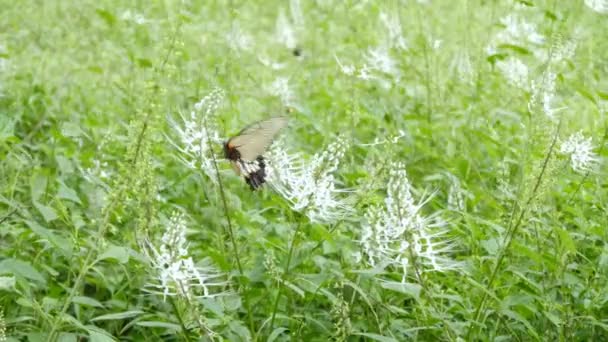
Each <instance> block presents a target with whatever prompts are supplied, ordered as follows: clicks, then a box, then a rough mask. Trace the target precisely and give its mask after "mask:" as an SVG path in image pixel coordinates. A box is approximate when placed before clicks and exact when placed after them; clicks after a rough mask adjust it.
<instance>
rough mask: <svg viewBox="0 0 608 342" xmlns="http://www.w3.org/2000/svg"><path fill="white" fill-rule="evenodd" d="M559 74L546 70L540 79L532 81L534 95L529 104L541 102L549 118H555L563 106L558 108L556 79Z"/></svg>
mask: <svg viewBox="0 0 608 342" xmlns="http://www.w3.org/2000/svg"><path fill="white" fill-rule="evenodd" d="M556 78H557V75H556V74H555V73H554V72H552V71H551V70H547V71H546V72H544V73H543V74H542V75H541V77H540V78H539V79H538V80H535V81H532V82H531V86H530V88H531V90H532V97H531V98H530V103H529V106H530V107H531V106H533V105H536V104H539V105H541V106H542V109H543V112H544V113H545V115H547V117H548V118H549V119H552V120H553V119H555V114H556V113H557V111H559V110H561V109H563V108H556V107H555V106H554V103H555V101H556V95H555V80H556Z"/></svg>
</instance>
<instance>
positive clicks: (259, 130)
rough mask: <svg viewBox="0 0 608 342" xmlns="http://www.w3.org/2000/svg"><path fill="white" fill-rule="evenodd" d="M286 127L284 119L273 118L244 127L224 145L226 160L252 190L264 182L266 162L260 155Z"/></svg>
mask: <svg viewBox="0 0 608 342" xmlns="http://www.w3.org/2000/svg"><path fill="white" fill-rule="evenodd" d="M286 125H287V118H286V117H274V118H271V119H268V120H264V121H259V122H256V123H253V124H251V125H249V126H247V127H245V128H244V129H243V130H241V132H240V133H239V134H237V135H236V136H234V137H232V138H230V139H229V140H228V141H227V142H226V143H225V144H224V153H225V154H226V158H228V159H230V160H231V162H232V164H233V166H234V168H235V170H236V171H237V173H239V174H242V175H243V176H244V177H245V181H246V182H247V184H249V186H251V189H252V190H255V189H258V188H260V187H261V186H262V184H264V182H265V180H266V162H265V161H264V157H262V154H263V153H264V152H265V151H266V148H268V146H269V145H270V143H272V140H273V138H274V137H275V136H276V135H277V133H279V131H280V130H281V129H282V128H284V127H285V126H286Z"/></svg>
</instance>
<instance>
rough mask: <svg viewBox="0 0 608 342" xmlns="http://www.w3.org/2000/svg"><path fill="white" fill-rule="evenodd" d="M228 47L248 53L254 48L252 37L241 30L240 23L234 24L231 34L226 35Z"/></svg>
mask: <svg viewBox="0 0 608 342" xmlns="http://www.w3.org/2000/svg"><path fill="white" fill-rule="evenodd" d="M226 40H227V41H228V46H230V48H231V49H232V50H235V51H239V50H241V51H247V50H249V49H251V47H252V46H253V39H252V38H251V36H250V35H248V34H247V33H245V32H243V30H241V26H240V25H239V23H238V21H235V22H233V23H232V27H231V29H230V32H228V33H227V34H226Z"/></svg>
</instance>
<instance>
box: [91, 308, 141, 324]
mask: <svg viewBox="0 0 608 342" xmlns="http://www.w3.org/2000/svg"><path fill="white" fill-rule="evenodd" d="M143 313H144V312H143V311H141V310H132V311H125V312H117V313H111V314H107V315H101V316H97V317H95V318H93V319H91V321H93V322H97V321H117V320H123V319H127V318H132V317H137V316H139V315H141V314H143Z"/></svg>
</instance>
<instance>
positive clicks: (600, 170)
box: [0, 0, 608, 341]
mask: <svg viewBox="0 0 608 342" xmlns="http://www.w3.org/2000/svg"><path fill="white" fill-rule="evenodd" d="M144 4H145V5H144ZM589 6H590V5H589ZM0 8H2V10H1V11H0V28H2V29H1V30H0V160H1V163H0V341H2V340H3V338H6V340H7V341H18V340H20V341H24V340H27V341H47V340H50V341H77V340H81V339H89V340H91V341H115V340H123V339H129V340H138V341H139V340H150V341H156V340H186V341H194V340H199V339H201V337H202V339H203V340H227V341H249V340H256V341H265V340H267V341H287V340H302V341H327V340H336V341H364V340H365V341H401V340H409V339H412V340H414V339H415V340H421V341H427V340H454V341H456V340H466V341H490V340H526V341H527V340H560V341H601V340H607V339H608V320H607V319H606V317H608V291H606V288H607V286H608V244H607V243H606V241H607V240H608V230H606V227H607V226H608V220H607V218H608V215H606V210H607V209H606V208H607V206H608V204H607V203H606V200H607V199H608V192H607V187H606V184H605V181H604V180H605V179H606V170H605V167H604V166H603V165H602V163H601V159H602V158H604V156H605V155H606V154H608V152H607V151H606V148H605V146H606V143H607V142H606V136H607V134H608V122H607V121H606V109H607V108H608V107H607V104H606V103H607V102H606V101H608V95H607V94H608V84H607V83H606V80H608V68H607V66H606V63H605V61H606V60H608V40H607V39H606V34H605V29H606V28H605V26H606V25H605V24H606V13H601V12H599V11H594V10H593V9H592V8H591V7H587V6H585V4H584V3H583V1H571V2H569V1H556V0H553V1H549V0H547V1H510V0H503V1H481V0H472V1H388V2H384V1H377V2H373V1H367V2H360V1H342V2H334V1H321V0H319V1H298V0H292V1H290V2H281V1H276V2H275V3H269V2H255V1H215V2H214V1H211V2H208V1H203V2H196V1H193V2H190V1H165V2H146V3H138V4H136V3H132V4H130V5H127V4H126V3H122V2H117V1H112V0H101V1H88V0H85V1H42V2H41V1H37V2H34V1H18V2H17V1H15V2H10V1H2V2H0ZM509 16H510V17H509ZM391 18H392V19H391ZM508 18H510V19H508ZM395 20H396V21H395ZM516 23H519V24H518V25H519V26H518V27H519V30H520V31H522V30H523V31H525V34H523V35H521V36H517V34H515V33H514V31H508V29H509V28H511V29H513V27H515V26H513V25H516ZM387 25H388V27H387ZM522 25H523V26H522ZM526 25H528V26H526ZM530 25H532V27H533V28H531V26H530ZM522 27H523V28H522ZM391 30H392V31H391ZM509 32H510V33H509ZM535 34H537V35H540V36H542V37H544V39H535V37H536V36H535ZM281 37H282V38H281ZM277 39H278V40H277ZM290 39H293V42H292V41H290ZM281 40H282V41H281ZM573 46H574V47H573ZM569 49H573V51H572V53H571V54H569ZM386 56H390V58H391V59H390V60H388V59H386ZM383 58H384V59H383ZM374 63H376V64H374ZM516 63H521V64H522V65H524V66H525V67H526V70H527V74H526V79H525V80H524V81H522V82H523V83H524V84H523V85H522V83H521V82H520V81H521V78H519V79H515V78H510V77H511V76H510V75H509V74H508V72H507V71H506V70H507V69H508V68H509V67H513V66H516ZM349 68H350V69H349ZM281 82H287V84H288V87H289V88H288V91H287V90H285V89H283V88H281V87H280V85H281V84H285V83H281ZM518 82H520V83H518ZM216 88H219V89H222V90H223V91H224V93H225V100H224V102H223V105H222V106H220V107H219V109H218V110H217V111H216V112H215V113H214V115H216V116H217V122H213V123H214V124H216V125H217V126H218V128H219V131H220V134H221V135H222V137H228V136H230V135H233V134H235V133H236V132H238V130H239V129H240V128H241V127H243V125H245V124H247V123H250V122H253V121H255V120H258V119H262V118H266V117H269V116H274V115H289V116H290V118H291V120H290V126H289V128H288V129H287V132H286V134H285V137H284V138H283V139H282V140H281V144H285V145H286V146H287V147H288V150H289V151H298V152H299V153H301V154H302V156H303V158H304V159H306V161H307V162H311V161H312V160H313V159H314V158H313V157H311V156H313V155H314V154H315V153H319V152H320V151H322V150H323V148H324V147H325V146H327V145H328V144H330V143H331V142H333V141H335V140H336V137H337V136H338V135H340V136H342V137H345V139H346V141H347V145H348V149H347V151H346V153H345V156H344V158H342V160H341V161H340V164H339V168H338V170H337V171H336V172H335V174H334V175H335V185H336V188H340V189H348V190H349V191H348V192H346V193H345V196H346V197H347V204H348V205H349V206H350V207H352V208H353V210H352V211H351V212H348V215H346V216H345V217H344V218H342V219H340V220H338V221H337V222H329V223H325V222H324V223H318V222H314V221H311V220H310V219H309V218H308V217H306V216H305V213H306V211H305V210H295V209H294V208H293V206H291V205H290V203H289V202H288V201H287V200H285V199H284V198H282V197H281V196H280V195H279V194H278V193H277V192H274V191H273V190H272V188H271V187H270V186H266V187H265V189H264V190H262V191H258V192H251V191H250V190H249V188H248V186H247V185H246V184H245V183H244V182H243V181H242V179H239V177H237V176H235V175H233V173H232V172H231V171H230V165H229V163H228V162H227V161H225V160H224V159H223V158H222V156H223V155H222V150H221V146H220V145H219V144H217V142H216V141H211V139H209V141H207V143H209V145H210V149H211V152H212V153H213V156H212V158H211V155H210V158H211V160H213V165H214V167H215V166H216V167H217V169H215V168H214V169H211V170H201V169H200V168H189V167H188V166H187V165H185V163H184V162H183V159H184V158H185V157H184V156H183V155H182V153H181V152H180V144H181V143H182V142H181V141H180V139H179V137H178V136H177V135H178V133H177V132H176V130H175V129H174V127H172V122H178V121H179V118H180V116H184V117H187V115H188V113H190V112H191V111H193V110H195V109H194V108H195V104H196V103H197V102H198V101H199V100H200V99H201V98H203V97H204V96H205V95H207V94H209V93H210V92H211V91H212V90H213V89H216ZM286 107H289V108H290V109H291V111H290V112H288V113H287V114H285V113H286ZM207 124H209V123H207V122H205V125H207ZM579 131H580V132H582V133H583V134H584V136H585V137H591V138H592V143H593V147H594V150H593V153H594V154H596V155H597V156H598V161H599V162H596V163H595V164H594V165H593V167H590V169H589V170H586V172H575V171H573V170H572V168H571V167H570V159H568V158H570V157H569V156H568V155H567V154H565V153H563V152H562V151H560V146H561V145H562V143H563V142H564V141H565V140H566V139H568V137H569V136H570V135H572V134H574V133H576V132H579ZM330 152H331V151H330ZM186 159H187V158H186ZM395 162H403V163H404V164H405V168H406V169H407V177H408V179H409V183H410V184H411V186H412V189H411V192H412V196H413V198H415V199H417V200H419V202H418V203H421V202H420V201H424V200H425V199H427V202H426V203H424V205H422V204H421V208H420V211H419V213H420V215H421V216H424V217H429V218H433V220H434V221H433V222H441V223H442V228H443V230H442V231H443V233H444V235H443V236H442V239H443V240H442V241H443V243H445V246H446V250H445V254H446V257H448V258H449V260H452V261H453V265H454V266H457V267H454V268H452V269H446V270H443V271H433V270H432V269H430V268H431V267H429V265H427V264H423V263H422V260H421V259H420V258H418V257H417V256H416V253H420V251H415V248H414V247H413V246H409V249H407V251H408V253H407V254H406V255H407V257H406V258H407V261H408V264H407V272H406V271H404V270H402V268H401V267H399V266H396V263H391V262H389V261H386V262H384V263H382V262H379V263H377V264H374V265H372V264H370V263H369V261H368V258H367V257H366V252H367V251H365V250H364V248H362V244H361V241H362V239H363V237H362V235H363V227H364V225H365V222H366V220H368V219H369V217H368V216H366V215H365V213H366V212H368V210H369V209H370V208H373V207H378V206H383V205H385V204H386V197H387V194H388V191H387V179H388V178H387V177H388V175H389V169H390V167H391V165H393V164H394V163H395ZM196 165H198V166H200V165H201V163H199V162H198V161H197V163H196ZM218 174H219V182H217V181H215V178H216V177H217V175H218ZM429 193H431V194H432V196H430V197H429V196H428V194H429ZM174 212H179V213H183V214H184V218H185V221H186V223H187V231H186V237H187V244H186V245H185V246H186V247H184V248H187V253H189V254H188V257H189V258H191V259H188V258H186V257H183V259H182V260H181V261H184V260H185V261H184V263H186V261H188V260H192V261H193V262H194V263H195V264H196V267H199V268H200V269H214V270H216V271H218V272H219V278H217V279H215V278H214V279H210V280H209V281H210V282H212V283H213V286H211V285H210V286H209V291H210V293H209V295H205V296H198V297H197V296H194V295H181V296H180V295H176V296H173V295H168V296H165V295H163V294H162V291H161V293H160V294H159V293H158V292H154V291H150V290H149V287H150V284H155V283H158V278H159V275H158V271H159V270H157V269H155V268H154V267H152V266H151V262H150V258H151V257H154V256H153V255H151V254H150V251H149V246H150V245H157V244H158V242H159V241H160V240H161V237H162V236H163V234H164V233H165V232H166V231H167V229H169V228H168V227H170V226H171V224H172V223H171V222H172V221H171V220H170V217H171V216H172V214H173V213H174ZM403 236H404V238H403V239H404V242H409V241H406V240H407V238H408V234H404V235H403ZM448 247H449V248H448ZM176 249H177V247H176ZM172 252H175V251H172ZM178 252H181V250H179V251H178ZM167 268H168V267H167ZM404 268H406V267H405V266H404ZM199 290H200V291H202V290H201V289H199ZM206 290H207V289H206V288H205V291H206ZM185 292H186V293H191V292H188V291H185Z"/></svg>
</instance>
